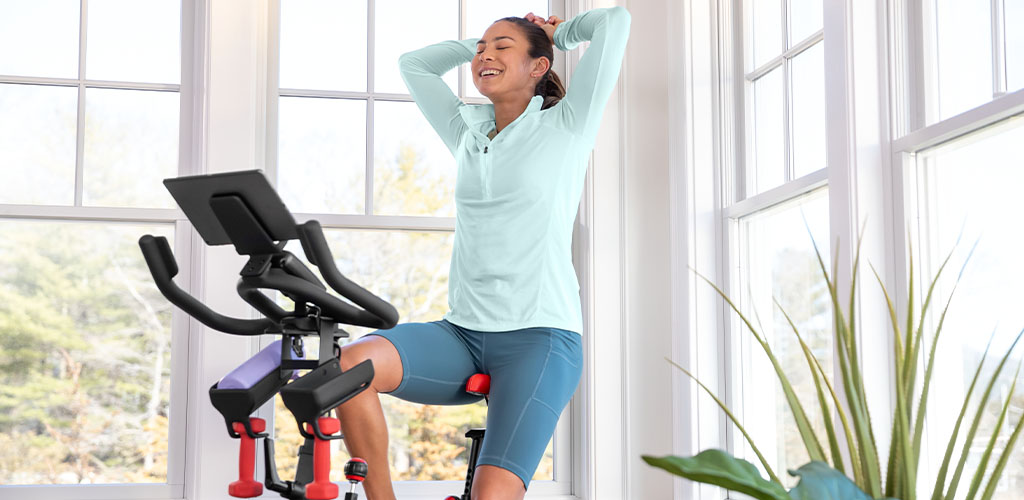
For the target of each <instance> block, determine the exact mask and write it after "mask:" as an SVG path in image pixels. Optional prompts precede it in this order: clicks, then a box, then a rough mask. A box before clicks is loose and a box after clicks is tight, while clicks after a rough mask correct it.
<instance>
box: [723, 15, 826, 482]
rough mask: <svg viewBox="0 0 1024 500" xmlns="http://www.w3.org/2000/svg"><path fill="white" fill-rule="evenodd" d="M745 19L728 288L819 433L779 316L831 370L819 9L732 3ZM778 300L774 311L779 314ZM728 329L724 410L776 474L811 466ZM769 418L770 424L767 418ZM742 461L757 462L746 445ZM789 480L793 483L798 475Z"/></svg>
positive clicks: (759, 366) (750, 354)
mask: <svg viewBox="0 0 1024 500" xmlns="http://www.w3.org/2000/svg"><path fill="white" fill-rule="evenodd" d="M735 5H736V6H737V7H738V8H739V11H738V12H737V13H736V15H737V16H738V18H740V19H743V24H742V26H743V30H742V33H740V35H742V37H741V38H742V40H743V41H742V43H738V44H737V46H738V47H743V50H742V51H740V52H738V53H737V55H736V57H737V59H738V60H740V61H742V63H741V64H740V65H739V66H740V67H742V68H743V73H744V75H745V77H744V78H742V79H739V83H738V84H737V85H740V86H741V87H740V89H739V90H741V94H740V95H742V96H743V102H742V104H741V105H737V106H736V109H737V113H736V116H735V118H734V119H735V123H736V128H737V132H738V133H740V134H742V135H743V136H745V139H746V140H745V145H746V146H745V148H744V149H743V151H741V152H740V154H738V155H736V156H737V158H738V159H739V160H738V161H737V162H736V168H735V174H734V178H735V179H736V182H735V183H734V186H733V188H732V189H731V190H730V191H729V192H728V197H727V198H726V199H727V200H729V201H727V203H726V204H725V206H724V207H723V211H724V219H725V227H726V234H727V237H726V238H727V241H728V248H729V249H730V251H729V252H728V253H726V254H724V255H729V256H730V257H727V258H728V259H729V263H730V266H729V270H728V271H727V273H726V276H724V277H723V280H722V281H723V282H724V283H728V287H727V289H726V290H725V291H726V293H727V294H729V296H730V297H731V298H732V299H734V301H735V302H736V303H737V305H738V306H739V307H740V308H741V310H743V311H744V315H746V316H747V317H748V319H750V320H751V321H752V322H754V326H755V327H756V328H758V330H759V332H760V333H762V334H763V335H764V336H765V339H766V340H767V341H768V343H769V344H770V345H771V347H772V350H773V352H774V353H775V355H776V357H777V358H778V359H779V361H780V363H781V365H782V367H783V370H784V371H785V373H786V375H787V377H789V379H790V382H791V383H792V384H793V387H794V389H795V390H796V392H797V395H798V397H799V398H800V399H801V401H802V402H803V403H804V407H805V410H806V411H807V412H808V416H809V417H810V418H811V420H812V424H813V425H814V426H815V427H820V428H821V430H822V432H823V429H824V422H823V420H822V416H821V414H820V408H819V407H818V405H817V402H816V401H817V400H816V397H815V391H814V385H813V381H812V379H811V378H810V373H809V371H808V367H807V361H806V359H805V358H804V354H803V351H802V349H801V348H800V345H799V343H798V341H797V338H796V336H795V335H794V333H793V330H792V328H791V327H790V326H789V323H788V322H787V321H786V319H785V317H784V316H783V314H782V309H780V307H779V305H781V307H782V308H784V309H785V311H786V313H788V314H789V315H790V317H791V318H792V319H793V321H794V322H795V323H796V325H797V327H798V328H799V331H800V334H801V336H802V337H803V338H804V340H805V341H806V342H807V343H808V344H809V346H810V348H811V349H812V352H813V353H814V355H815V357H817V358H818V360H819V361H820V362H821V364H822V365H823V367H824V368H825V369H826V370H828V371H829V372H830V371H831V365H832V359H831V353H832V340H831V332H832V330H831V305H830V304H829V302H828V300H823V299H827V297H828V293H827V287H826V286H825V282H824V279H823V278H822V274H821V270H820V268H819V266H818V262H817V257H816V256H815V254H814V244H815V243H816V244H817V246H818V249H819V250H820V251H821V252H822V255H824V256H825V258H826V261H830V259H829V258H828V256H829V244H828V235H829V215H828V214H829V201H828V200H829V198H828V188H827V186H826V181H827V174H826V170H825V166H826V164H825V81H824V62H825V60H824V42H823V40H824V30H823V24H822V2H821V1H814V0H772V1H761V0H756V1H755V0H747V1H743V2H735ZM776 301H778V303H779V305H776V303H775V302H776ZM727 317H728V318H729V319H728V320H727V321H726V322H725V325H726V326H725V328H728V330H729V332H730V335H729V339H730V340H729V342H728V345H729V346H731V348H730V349H731V355H730V359H731V361H730V364H731V365H732V366H734V367H736V368H735V369H733V370H732V371H731V373H732V374H733V376H732V377H730V380H732V382H731V383H730V384H728V387H729V391H730V393H731V394H732V396H731V397H730V401H731V404H732V405H733V407H734V408H741V409H742V410H741V414H742V420H743V422H744V426H746V427H747V430H748V431H749V432H750V433H751V435H752V436H753V439H754V441H755V443H756V444H757V445H758V448H760V449H761V450H762V451H764V452H765V453H766V454H767V457H766V458H767V459H768V460H769V461H770V462H771V463H772V467H773V469H775V470H776V471H784V470H786V469H787V468H795V467H798V466H799V465H802V464H803V463H806V461H807V454H806V451H805V450H804V445H803V442H802V441H801V440H800V437H799V433H798V432H797V431H796V428H795V424H794V420H793V416H792V414H791V412H790V410H789V406H788V405H787V404H786V400H785V396H784V394H783V392H782V388H781V386H780V385H779V383H778V381H777V377H776V376H775V370H774V369H773V368H772V365H771V363H770V362H769V361H768V358H767V356H766V355H765V353H764V352H763V350H762V348H761V346H760V345H758V344H757V342H756V341H755V340H754V338H753V336H752V335H751V333H750V331H749V330H748V328H747V327H746V326H745V325H743V323H742V322H740V321H739V319H738V317H736V315H735V314H733V313H732V312H731V311H728V312H727ZM766 415H767V416H768V417H767V418H766ZM733 446H734V448H735V449H737V450H739V451H738V452H737V453H738V454H739V455H745V456H747V457H749V458H750V459H751V461H752V462H754V463H757V459H756V458H755V457H754V455H753V452H752V451H750V450H749V449H748V447H747V445H746V444H745V442H743V440H742V438H738V439H734V440H733ZM783 479H784V481H790V482H791V485H792V484H795V482H796V480H795V478H792V477H789V476H786V477H785V478H783Z"/></svg>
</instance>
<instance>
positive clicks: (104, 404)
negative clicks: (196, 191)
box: [0, 0, 191, 498]
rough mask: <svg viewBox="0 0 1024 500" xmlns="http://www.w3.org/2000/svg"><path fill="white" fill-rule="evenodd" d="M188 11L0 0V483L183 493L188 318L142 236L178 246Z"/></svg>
mask: <svg viewBox="0 0 1024 500" xmlns="http://www.w3.org/2000/svg"><path fill="white" fill-rule="evenodd" d="M188 9H190V4H188V3H187V2H186V5H183V3H182V2H180V1H170V0H162V1H154V2H146V3H139V2H133V1H127V0H120V1H117V0H88V1H85V0H83V1H78V0H44V1H39V2H13V1H5V2H0V45H2V46H3V47H4V50H3V51H0V234H2V235H3V238H2V239H0V297H2V299H0V415H2V416H0V485H3V486H0V494H11V495H14V496H19V495H20V496H26V495H28V494H29V493H28V492H26V491H25V490H24V489H23V488H21V486H22V485H36V487H35V488H33V489H32V491H33V493H31V494H33V495H37V494H42V495H44V496H45V497H47V498H75V497H79V496H80V495H81V492H80V491H78V492H76V491H75V489H74V488H69V487H68V486H70V485H79V484H90V485H104V486H93V487H94V488H97V487H98V488H100V490H97V491H101V493H98V494H100V495H102V496H104V497H105V498H138V497H143V496H145V497H164V498H172V497H180V496H182V494H183V490H182V484H183V482H184V460H183V457H184V452H185V450H184V446H183V444H182V443H183V441H184V440H183V439H178V438H179V437H180V436H183V435H184V428H185V426H184V413H183V410H184V405H183V403H184V396H185V384H184V381H185V380H186V374H185V370H184V367H185V366H186V362H187V359H186V358H187V352H186V351H187V342H186V339H187V334H188V331H187V328H188V327H187V324H186V322H183V321H180V319H181V316H180V313H179V312H177V311H172V309H173V308H172V307H171V306H170V304H169V303H167V301H166V300H164V299H163V297H162V296H161V295H160V294H159V292H158V291H157V290H156V287H155V285H153V283H152V279H151V277H150V275H149V271H148V269H147V268H146V266H145V263H144V262H143V258H142V255H141V252H140V251H139V248H138V243H137V241H138V239H139V237H140V236H142V235H143V234H147V233H148V234H154V235H160V236H165V237H167V238H168V240H170V241H171V242H172V244H175V245H177V248H178V249H179V250H180V249H183V248H188V247H187V243H188V240H189V236H188V231H181V227H179V225H178V222H179V221H180V220H181V217H180V214H179V213H178V212H177V211H176V210H172V209H170V208H171V207H173V201H172V200H171V198H170V196H169V195H167V193H166V191H165V190H164V189H163V186H162V185H161V183H160V181H161V180H162V179H164V178H166V177H173V176H176V175H178V174H179V173H182V172H185V171H186V169H185V168H183V167H181V166H180V165H181V163H180V162H179V154H178V152H179V147H180V146H182V144H180V140H179V138H180V137H187V136H188V134H183V133H181V130H182V129H183V127H184V130H188V124H182V123H180V121H179V116H180V107H181V105H182V102H184V101H185V100H186V98H185V97H184V96H185V95H187V92H188V89H186V88H183V86H182V85H181V82H182V81H184V80H185V78H183V67H185V66H184V65H183V64H182V56H181V53H182V45H183V44H182V40H183V37H185V36H190V30H191V23H189V22H185V23H184V24H183V22H182V21H183V20H185V19H188V18H187V17H183V16H182V13H183V11H185V10H188ZM187 74H188V73H187V72H185V73H184V75H185V76H187ZM184 146H186V147H187V146H188V144H185V145H184ZM179 263H180V264H181V265H182V269H183V270H187V269H188V267H189V262H188V253H187V251H186V252H184V253H183V252H179ZM126 483H149V484H126ZM39 485H48V486H49V488H44V489H39V488H38V486H39ZM57 485H61V487H57Z"/></svg>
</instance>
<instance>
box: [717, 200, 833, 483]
mask: <svg viewBox="0 0 1024 500" xmlns="http://www.w3.org/2000/svg"><path fill="white" fill-rule="evenodd" d="M737 226H738V227H737V233H738V239H739V242H738V247H739V248H740V249H741V250H740V251H741V255H740V256H739V264H738V268H737V274H738V276H739V277H738V279H739V282H740V283H739V288H738V289H737V292H735V293H734V294H733V296H734V297H736V298H737V299H738V300H739V303H740V304H742V306H741V307H742V309H743V310H744V311H745V312H744V315H746V316H747V318H748V319H750V320H751V321H752V322H753V324H754V326H755V328H757V329H758V331H759V333H760V334H761V335H763V336H764V339H765V340H766V341H767V342H768V343H769V344H770V345H771V347H772V352H773V353H774V354H775V357H776V358H777V359H778V360H779V363H780V364H781V365H782V366H783V369H784V370H785V372H786V376H787V378H788V379H789V381H790V383H791V384H792V386H793V389H794V391H796V393H797V394H798V395H799V396H800V398H801V402H802V404H803V405H804V409H805V410H806V411H807V412H808V417H809V418H810V419H811V422H812V425H813V427H814V429H815V431H816V432H817V434H818V435H819V436H824V435H825V424H824V420H823V419H822V415H821V410H820V407H819V406H818V404H817V400H816V399H815V398H814V395H815V389H814V380H813V379H812V378H811V374H810V371H809V369H808V367H807V361H806V358H805V357H804V353H803V350H802V348H801V347H800V343H799V341H798V340H797V336H796V334H794V333H793V329H792V327H791V326H790V325H789V322H788V321H787V319H786V317H785V315H789V318H790V319H791V320H792V321H793V323H794V324H795V325H796V327H797V329H798V331H799V333H800V336H801V338H802V339H803V340H804V342H806V343H807V345H808V347H809V348H810V349H811V352H812V353H813V354H814V356H815V358H817V359H818V361H819V362H820V363H821V365H822V368H823V369H824V370H825V372H826V373H831V372H832V348H833V344H832V304H831V302H830V300H831V299H830V296H829V291H828V286H827V285H826V283H825V280H824V278H823V277H822V274H821V268H820V266H819V264H818V259H817V256H816V255H815V245H816V246H817V248H818V250H819V251H820V252H822V255H823V256H824V257H825V258H826V262H827V261H828V260H827V259H828V257H827V256H828V255H829V252H828V251H829V245H828V190H827V188H821V189H818V190H816V191H813V192H811V193H809V194H807V195H804V196H799V197H796V198H795V199H792V200H789V201H787V202H784V203H782V204H780V205H777V206H774V207H771V208H768V209H765V210H761V211H758V212H755V213H753V214H751V215H748V216H745V217H742V218H740V219H739V220H738V221H737ZM776 301H777V302H778V304H779V305H776V304H775V302H776ZM780 306H781V308H780ZM783 311H785V315H784V313H783ZM733 328H734V329H735V330H734V331H735V332H736V334H735V335H736V336H737V337H740V338H741V339H742V340H741V341H740V342H739V343H738V344H734V345H740V346H742V347H741V348H740V353H739V358H740V359H739V366H741V367H742V392H743V395H742V397H741V398H740V400H741V401H742V407H743V422H744V427H746V428H747V431H748V432H750V433H751V435H752V436H754V441H755V444H757V446H758V448H759V449H761V450H762V451H763V452H764V453H766V454H767V455H766V458H767V459H768V460H769V461H771V462H772V464H773V465H772V468H773V469H775V470H776V471H784V470H786V469H787V468H795V467H799V466H800V465H803V464H805V463H807V462H808V461H809V459H808V457H807V451H806V450H805V448H804V444H803V441H802V440H801V439H800V434H799V432H797V429H796V423H795V421H794V420H793V415H792V412H791V411H790V409H789V405H788V404H787V403H786V398H785V395H784V394H783V392H782V389H781V387H780V386H779V382H778V379H777V377H776V376H774V373H775V370H774V368H773V367H772V365H771V362H770V361H769V360H768V357H767V356H766V355H765V353H764V351H763V350H762V348H761V346H760V345H757V343H756V342H755V341H753V339H752V338H751V334H750V331H749V330H748V329H747V327H746V326H744V325H742V324H740V323H739V322H738V321H737V322H734V324H733ZM766 416H769V417H767V418H766ZM823 446H827V443H823ZM748 458H749V459H750V460H751V461H752V462H753V463H757V459H756V457H755V456H754V455H753V452H752V451H750V452H749V453H748ZM785 479H787V480H789V481H790V484H788V486H795V484H796V478H794V477H789V476H787V477H786V478H785Z"/></svg>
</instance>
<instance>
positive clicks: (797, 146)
mask: <svg viewBox="0 0 1024 500" xmlns="http://www.w3.org/2000/svg"><path fill="white" fill-rule="evenodd" d="M824 47H825V44H824V43H822V42H818V43H816V44H815V45H814V46H813V47H811V48H809V49H807V50H806V51H805V52H802V53H801V54H800V55H798V56H796V58H795V59H793V170H794V177H800V176H802V175H805V174H809V173H811V172H814V171H816V170H820V169H822V168H825V49H824Z"/></svg>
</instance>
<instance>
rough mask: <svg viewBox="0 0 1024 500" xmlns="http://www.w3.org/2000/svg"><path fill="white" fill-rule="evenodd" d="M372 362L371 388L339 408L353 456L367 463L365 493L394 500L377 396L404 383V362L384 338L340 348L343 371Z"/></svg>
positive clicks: (385, 430)
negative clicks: (367, 360)
mask: <svg viewBox="0 0 1024 500" xmlns="http://www.w3.org/2000/svg"><path fill="white" fill-rule="evenodd" d="M366 359H370V360H373V381H372V382H371V383H370V387H368V388H366V390H364V391H363V392H361V393H359V394H358V395H356V396H355V397H353V398H352V399H349V400H348V401H346V402H345V404H343V405H341V406H339V407H338V408H337V412H338V417H339V419H340V420H341V425H342V428H341V432H342V433H343V434H344V435H345V446H346V447H347V448H348V452H349V455H350V456H353V457H359V458H362V459H363V460H366V464H367V476H366V480H365V481H364V482H363V489H364V491H366V496H367V497H368V498H369V500H395V492H394V490H393V489H392V488H391V471H390V467H389V465H388V464H389V463H390V461H389V460H388V426H387V421H386V420H385V419H384V410H383V409H382V408H381V405H380V397H379V396H378V393H381V392H390V391H393V390H394V389H395V388H396V387H398V384H399V383H400V382H401V381H402V361H401V359H400V358H399V355H398V350H397V349H395V346H394V345H392V344H391V342H388V341H387V340H386V339H384V338H382V337H378V336H375V335H366V336H364V337H362V338H360V339H359V340H356V341H354V342H351V343H348V344H346V345H344V346H342V347H341V369H342V370H348V369H350V368H352V367H354V366H355V365H357V364H359V363H360V362H362V361H363V360H366Z"/></svg>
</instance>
